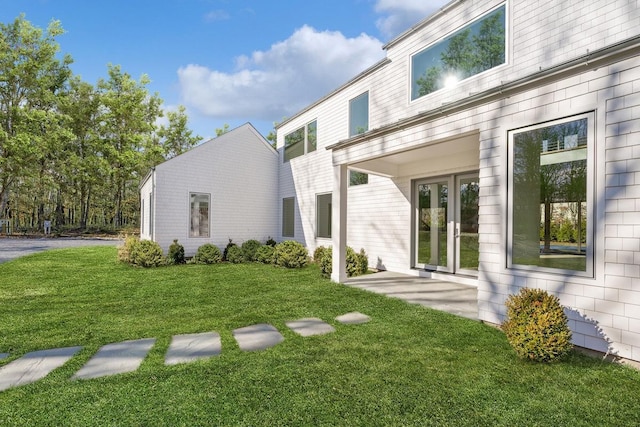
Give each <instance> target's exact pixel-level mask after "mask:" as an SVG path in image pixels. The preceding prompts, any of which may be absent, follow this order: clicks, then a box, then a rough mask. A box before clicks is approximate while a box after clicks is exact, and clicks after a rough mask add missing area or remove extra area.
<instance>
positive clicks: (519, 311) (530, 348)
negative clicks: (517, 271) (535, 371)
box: [502, 288, 573, 362]
mask: <svg viewBox="0 0 640 427" xmlns="http://www.w3.org/2000/svg"><path fill="white" fill-rule="evenodd" d="M506 306H507V320H506V321H505V322H504V323H503V324H502V330H503V331H504V333H505V334H506V336H507V340H508V341H509V344H511V346H512V347H513V349H514V350H515V351H516V353H517V354H518V356H519V357H521V358H523V359H529V360H534V361H538V362H551V361H554V360H558V359H560V358H562V357H563V356H565V355H567V354H568V353H569V351H570V350H571V348H572V347H573V345H572V344H571V330H570V329H569V325H568V320H567V315H566V314H565V313H564V310H563V308H562V305H560V301H559V300H558V298H557V297H555V296H553V295H550V294H549V293H547V292H546V291H544V290H541V289H529V288H523V289H521V290H520V292H519V293H518V294H515V295H510V296H509V298H508V299H507V302H506Z"/></svg>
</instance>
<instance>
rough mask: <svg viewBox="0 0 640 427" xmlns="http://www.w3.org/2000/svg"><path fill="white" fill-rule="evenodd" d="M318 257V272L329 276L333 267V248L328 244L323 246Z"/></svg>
mask: <svg viewBox="0 0 640 427" xmlns="http://www.w3.org/2000/svg"><path fill="white" fill-rule="evenodd" d="M321 252H322V256H321V258H320V262H319V264H320V272H321V273H322V275H323V276H324V277H331V271H332V269H333V255H332V253H333V248H332V247H331V246H329V247H328V248H325V250H324V251H321Z"/></svg>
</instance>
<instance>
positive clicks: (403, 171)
mask: <svg viewBox="0 0 640 427" xmlns="http://www.w3.org/2000/svg"><path fill="white" fill-rule="evenodd" d="M479 156H480V140H479V133H478V132H469V133H466V134H463V135H457V136H455V137H449V138H443V139H439V140H435V141H430V142H427V143H424V144H420V145H418V146H413V147H411V148H408V149H402V150H396V151H392V152H389V153H387V154H384V155H377V156H372V157H371V158H369V159H365V160H361V161H357V162H354V163H349V164H348V167H349V169H351V170H355V171H359V172H364V173H368V174H372V175H379V176H383V177H387V178H393V177H398V176H409V175H413V174H416V173H420V172H422V171H424V170H425V169H428V170H429V171H432V172H437V171H442V172H446V171H449V170H454V169H459V168H465V167H466V168H469V169H478V167H479Z"/></svg>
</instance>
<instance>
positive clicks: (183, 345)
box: [164, 332, 222, 365]
mask: <svg viewBox="0 0 640 427" xmlns="http://www.w3.org/2000/svg"><path fill="white" fill-rule="evenodd" d="M221 351H222V342H221V341H220V334H218V333H217V332H206V333H203V334H188V335H176V336H174V337H173V338H172V339H171V344H170V345H169V350H167V354H166V356H165V358H164V364H165V365H177V364H178V363H189V362H193V361H196V360H199V359H207V358H209V357H212V356H217V355H218V354H220V352H221Z"/></svg>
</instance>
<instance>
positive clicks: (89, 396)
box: [0, 247, 640, 426]
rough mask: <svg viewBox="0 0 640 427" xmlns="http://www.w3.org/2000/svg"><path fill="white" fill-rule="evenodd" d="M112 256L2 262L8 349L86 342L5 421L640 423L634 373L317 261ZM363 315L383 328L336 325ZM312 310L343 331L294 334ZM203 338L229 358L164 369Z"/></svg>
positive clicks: (23, 392) (1, 347) (3, 404)
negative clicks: (275, 340)
mask: <svg viewBox="0 0 640 427" xmlns="http://www.w3.org/2000/svg"><path fill="white" fill-rule="evenodd" d="M115 258H116V251H115V249H114V248H106V247H100V248H90V249H87V248H84V249H73V250H64V251H53V252H49V253H42V254H38V255H34V256H31V257H27V258H23V259H20V260H17V261H13V262H10V263H7V264H2V265H0V277H1V278H2V279H1V284H0V307H1V311H0V331H1V334H0V352H7V351H9V352H11V353H12V354H14V355H15V357H17V356H19V355H21V354H24V353H26V352H29V351H34V350H41V349H47V348H53V347H60V346H71V345H83V346H84V349H83V351H82V352H81V353H80V354H79V355H77V356H76V357H75V358H73V359H72V360H71V361H70V362H69V363H67V364H66V365H65V366H63V367H62V368H60V369H58V370H56V371H54V372H53V373H52V374H50V375H49V376H48V377H47V378H45V379H44V380H41V381H39V382H36V383H33V384H30V385H27V386H22V387H17V388H14V389H10V390H7V391H4V392H0V425H2V426H5V425H6V426H12V425H25V426H27V425H28V426H34V425H35V426H38V425H47V426H49V425H50V426H62V425H64V426H67V425H70V426H86V425H97V426H107V425H113V426H122V425H135V426H163V425H166V426H176V425H185V426H195V425H225V426H226V425H264V426H274V425H313V426H316V425H331V426H333V425H362V426H389V425H398V426H406V425H450V426H485V425H502V426H535V425H550V426H581V425H582V426H594V425H597V426H620V425H625V426H626V425H628V426H631V425H640V411H639V410H638V396H640V372H638V371H635V370H632V369H630V368H625V367H621V366H618V365H613V364H609V363H605V362H602V361H600V360H597V359H591V358H587V357H586V356H582V355H579V354H573V355H572V356H571V357H570V358H569V360H567V361H564V362H561V363H557V364H552V365H539V364H533V363H529V362H525V361H521V360H518V359H517V358H516V357H515V354H514V353H513V351H512V350H511V349H510V347H509V345H508V344H507V342H506V340H505V338H504V336H503V334H502V333H501V332H500V331H499V330H497V329H494V328H492V327H489V326H486V325H483V324H481V323H479V322H474V321H471V320H468V319H463V318H459V317H456V316H453V315H449V314H447V313H443V312H438V311H434V310H429V309H425V308H422V307H419V306H414V305H409V304H406V303H404V302H402V301H399V300H395V299H390V298H386V297H383V296H380V295H375V294H372V293H367V292H364V291H360V290H357V289H352V288H347V287H344V286H341V285H336V284H332V283H331V282H329V281H328V280H326V279H322V278H320V274H319V271H318V270H317V269H316V268H315V267H309V268H306V269H303V270H283V269H277V268H274V267H271V266H263V265H217V266H196V265H185V266H179V267H166V268H158V269H150V270H144V269H137V268H131V267H128V266H126V265H121V264H118V263H117V262H116V261H115ZM355 310H357V311H360V312H362V313H365V314H367V315H369V316H371V317H372V321H371V322H370V323H367V324H363V325H342V324H339V323H337V322H335V321H334V320H333V319H334V318H335V317H336V316H338V315H341V314H344V313H347V312H349V311H355ZM301 317H320V318H322V319H324V320H326V321H328V322H330V323H331V324H332V325H334V326H335V328H336V332H335V333H333V334H328V335H323V336H317V337H307V338H303V337H300V336H298V335H296V334H294V333H293V332H291V331H290V330H288V329H287V328H286V327H285V321H287V320H295V319H298V318H301ZM262 322H267V323H271V324H273V325H274V326H276V327H277V328H278V329H279V330H280V331H281V332H282V333H283V335H284V336H285V341H284V342H283V343H281V344H278V345H277V346H275V347H273V348H271V349H268V350H265V351H260V352H253V353H244V352H241V351H240V350H239V349H238V347H237V345H236V344H235V341H234V340H233V337H232V334H231V331H232V330H233V329H234V328H237V327H242V326H247V325H250V324H254V323H262ZM205 331H218V332H219V333H220V334H221V336H222V345H223V351H222V354H221V355H220V356H218V357H215V358H213V359H210V360H207V361H200V362H196V363H192V364H185V365H178V366H172V367H167V366H164V365H163V359H164V353H165V351H166V349H167V347H168V345H169V341H170V338H171V336H172V335H173V334H183V333H194V332H205ZM152 337H154V338H157V342H156V345H155V347H154V348H153V350H152V351H151V353H150V354H149V356H148V357H147V359H146V360H145V361H144V363H143V364H142V366H141V368H140V369H139V370H138V371H136V372H134V373H130V374H122V375H116V376H112V377H105V378H100V379H95V380H86V381H70V380H69V378H70V377H71V376H72V375H73V374H74V373H75V372H76V371H77V370H78V369H79V368H80V367H81V366H82V365H83V364H84V363H85V362H86V361H87V360H88V359H89V358H90V357H91V356H92V355H93V354H94V353H95V352H96V350H97V349H98V348H99V347H100V346H102V345H104V344H108V343H112V342H119V341H123V340H128V339H137V338H152ZM4 363H7V361H0V364H4Z"/></svg>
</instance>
